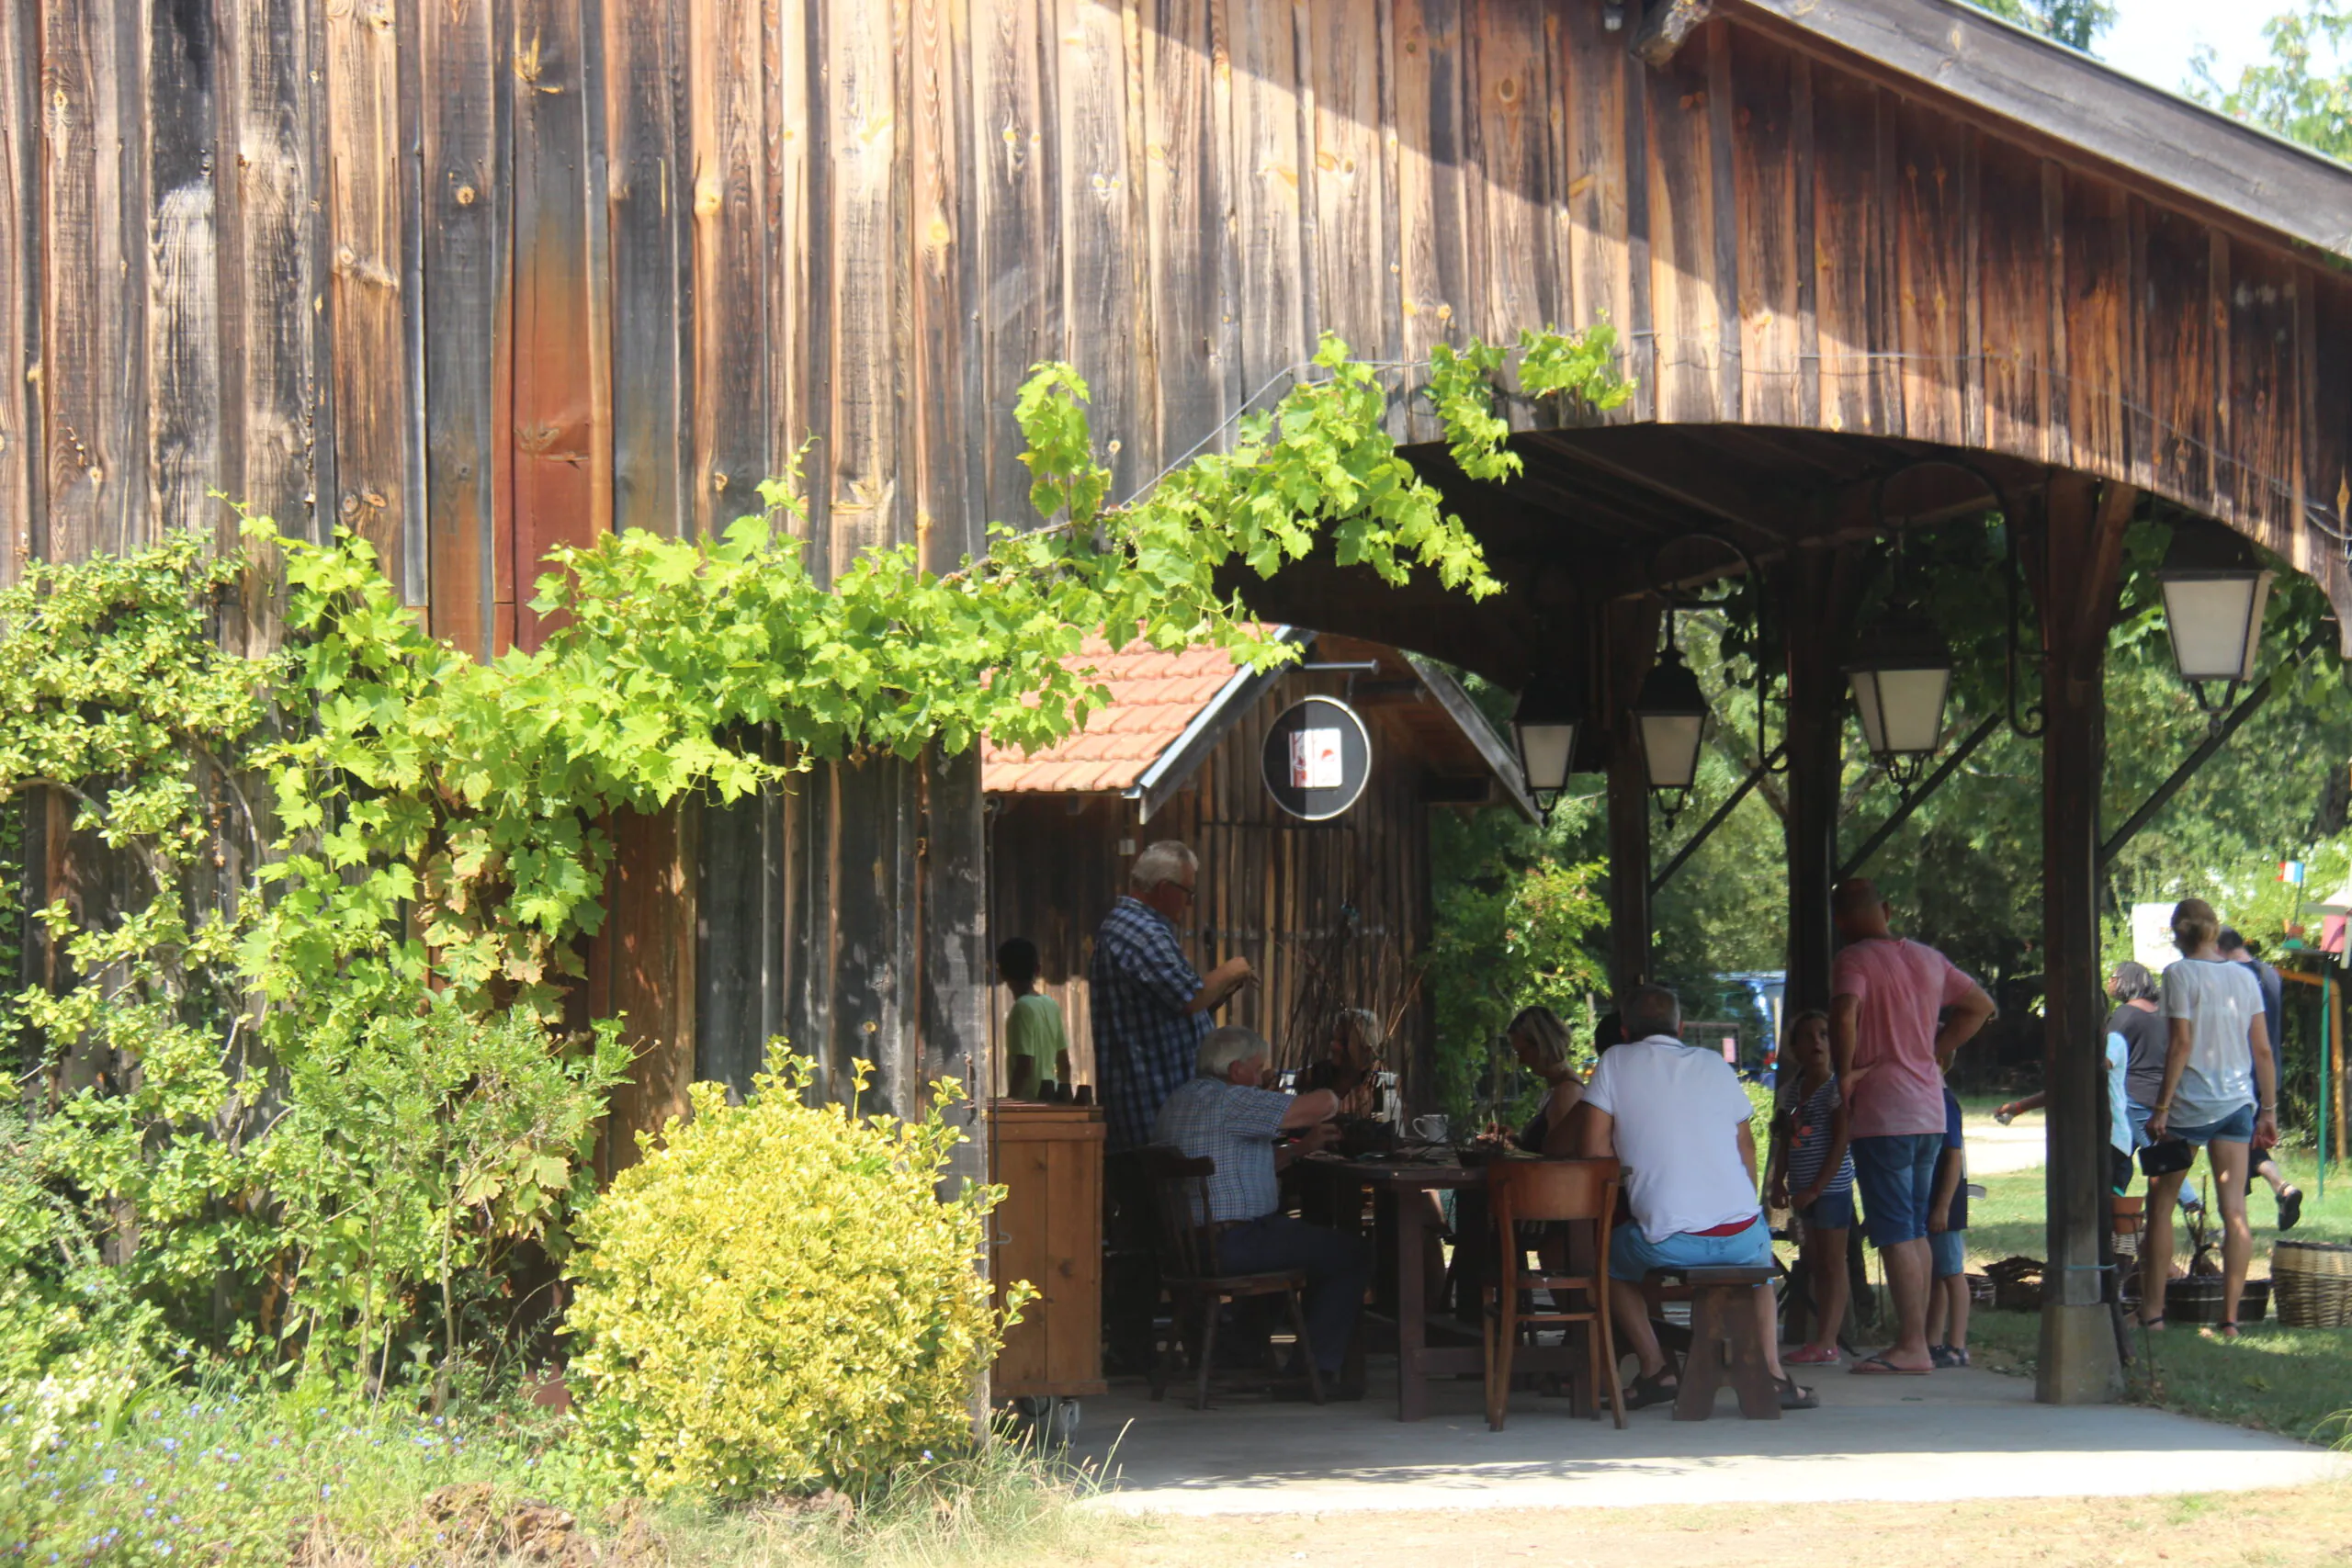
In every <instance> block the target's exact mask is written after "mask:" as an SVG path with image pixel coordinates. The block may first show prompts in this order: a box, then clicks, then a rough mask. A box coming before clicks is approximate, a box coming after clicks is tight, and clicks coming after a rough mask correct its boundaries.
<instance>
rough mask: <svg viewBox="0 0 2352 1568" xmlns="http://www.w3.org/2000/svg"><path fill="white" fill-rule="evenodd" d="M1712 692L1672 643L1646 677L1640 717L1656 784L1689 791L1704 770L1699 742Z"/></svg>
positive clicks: (1637, 715) (1652, 781)
mask: <svg viewBox="0 0 2352 1568" xmlns="http://www.w3.org/2000/svg"><path fill="white" fill-rule="evenodd" d="M1707 718H1708V708H1707V695H1706V694H1705V693H1704V692H1702V691H1701V690H1700V689H1699V677H1698V676H1696V675H1694V674H1692V673H1691V667H1690V666H1689V665H1688V664H1685V663H1684V662H1682V654H1681V651H1680V650H1679V649H1676V648H1675V647H1674V646H1673V645H1672V644H1671V643H1669V644H1668V646H1667V649H1666V651H1665V652H1664V653H1662V654H1660V655H1659V656H1658V660H1657V663H1656V664H1654V665H1652V666H1651V667H1650V672H1649V674H1648V675H1647V676H1646V677H1645V678H1644V679H1643V681H1642V694H1641V695H1640V696H1639V697H1638V698H1636V699H1635V700H1634V721H1635V722H1636V723H1638V724H1639V725H1640V726H1641V727H1642V753H1643V755H1644V756H1645V757H1646V758H1647V759H1648V761H1649V770H1650V787H1651V788H1652V789H1655V790H1688V789H1689V788H1690V787H1691V781H1692V780H1694V779H1695V778H1697V777H1698V774H1699V746H1700V743H1701V742H1702V741H1703V740H1704V739H1706V735H1707Z"/></svg>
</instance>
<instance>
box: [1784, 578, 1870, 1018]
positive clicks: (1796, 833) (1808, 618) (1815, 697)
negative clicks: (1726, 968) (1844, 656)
mask: <svg viewBox="0 0 2352 1568" xmlns="http://www.w3.org/2000/svg"><path fill="white" fill-rule="evenodd" d="M1859 554H1860V552H1859V551H1855V550H1845V551H1838V552H1836V553H1832V552H1828V551H1818V550H1808V551H1804V552H1803V553H1801V554H1799V555H1798V556H1797V557H1796V558H1794V559H1792V560H1791V561H1790V562H1789V563H1788V565H1786V566H1784V567H1782V568H1781V579H1782V581H1785V582H1786V583H1787V584H1788V588H1787V592H1786V593H1785V594H1784V595H1783V597H1782V601H1781V604H1782V606H1783V617H1784V624H1785V626H1786V627H1787V630H1786V634H1785V637H1784V641H1785V643H1786V645H1787V647H1786V654H1787V661H1788V662H1787V671H1788V678H1789V705H1788V725H1789V734H1788V740H1787V750H1788V756H1789V779H1788V784H1787V794H1788V802H1789V809H1788V814H1787V816H1786V817H1784V818H1782V823H1783V828H1784V837H1785V840H1786V842H1787V844H1788V862H1789V953H1788V974H1789V983H1788V997H1787V1001H1788V1004H1789V1006H1788V1008H1787V1009H1784V1015H1785V1013H1786V1012H1787V1011H1788V1010H1793V1009H1795V1008H1815V1007H1823V1008H1826V1007H1827V1006H1828V1005H1829V961H1830V958H1831V956H1832V954H1833V953H1834V952H1835V948H1836V932H1835V931H1834V930H1833V928H1832V926H1831V924H1830V918H1829V894H1830V889H1831V888H1832V887H1833V886H1835V885H1836V882H1837V878H1838V875H1840V874H1842V873H1839V872H1838V871H1837V869H1836V867H1837V863H1838V785H1839V784H1840V783H1841V775H1842V774H1843V773H1844V772H1845V743H1846V728H1845V720H1846V716H1845V712H1844V701H1845V688H1846V682H1845V677H1844V676H1843V675H1842V674H1840V673H1839V671H1838V628H1839V627H1840V626H1844V625H1845V624H1846V620H1847V615H1844V614H1840V613H1839V612H1840V611H1841V610H1846V611H1850V609H1851V605H1852V601H1853V597H1854V584H1853V578H1854V576H1855V572H1854V567H1855V565H1856V564H1857V561H1858V557H1859Z"/></svg>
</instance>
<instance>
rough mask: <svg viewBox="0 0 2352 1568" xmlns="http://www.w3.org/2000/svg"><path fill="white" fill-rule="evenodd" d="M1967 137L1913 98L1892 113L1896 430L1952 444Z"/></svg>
mask: <svg viewBox="0 0 2352 1568" xmlns="http://www.w3.org/2000/svg"><path fill="white" fill-rule="evenodd" d="M1968 134H1969V131H1968V129H1967V128H1966V127H1965V126H1962V125H1961V124H1959V123H1958V122H1957V121H1954V120H1952V119H1951V118H1948V117H1947V116H1945V115H1943V114H1940V113H1939V112H1937V111H1935V110H1933V109H1930V108H1928V107H1925V106H1924V105H1921V104H1917V103H1914V102H1910V101H1907V100H1906V101H1905V102H1903V103H1902V104H1900V105H1899V106H1898V107H1897V108H1896V110H1895V114H1894V141H1895V187H1894V188H1895V203H1894V211H1893V212H1892V213H1891V214H1889V216H1890V217H1891V218H1892V220H1893V221H1894V254H1895V277H1894V289H1893V291H1892V292H1893V296H1894V298H1893V304H1894V314H1895V329H1896V338H1895V341H1896V343H1897V344H1898V345H1899V347H1900V350H1901V352H1902V355H1903V361H1902V367H1901V378H1902V386H1903V415H1904V420H1905V425H1904V432H1905V434H1908V435H1910V436H1912V437H1913V438H1915V439H1917V440H1921V441H1937V442H1958V441H1960V440H1961V439H1962V437H1963V434H1964V433H1965V404H1964V397H1963V394H1964V384H1963V383H1964V375H1963V372H1962V355H1963V354H1964V353H1965V352H1966V340H1965V329H1966V324H1967V314H1966V303H1965V302H1966V287H1967V266H1968V264H1967V252H1966V239H1967V225H1966V222H1965V220H1964V219H1965V213H1964V210H1963V209H1964V206H1965V202H1966V194H1965V193H1966V189H1967V175H1968V170H1967V169H1966V168H1965V167H1964V166H1963V163H1962V155H1961V148H1962V141H1964V140H1965V138H1966V137H1967V136H1968Z"/></svg>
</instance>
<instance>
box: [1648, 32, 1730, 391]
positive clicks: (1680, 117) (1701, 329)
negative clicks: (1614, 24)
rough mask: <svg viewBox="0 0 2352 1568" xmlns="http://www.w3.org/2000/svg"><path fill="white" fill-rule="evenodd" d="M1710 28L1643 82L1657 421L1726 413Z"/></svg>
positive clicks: (1692, 39) (1727, 197)
mask: <svg viewBox="0 0 2352 1568" xmlns="http://www.w3.org/2000/svg"><path fill="white" fill-rule="evenodd" d="M1714 31H1715V29H1713V28H1709V29H1707V30H1706V31H1703V32H1702V33H1700V34H1698V35H1697V36H1695V37H1693V38H1691V39H1689V40H1688V41H1687V42H1686V43H1685V44H1684V45H1683V47H1682V48H1681V49H1679V50H1678V51H1676V52H1675V55H1674V57H1673V58H1672V59H1671V60H1669V61H1668V62H1667V63H1666V64H1665V65H1664V66H1663V67H1661V68H1658V69H1656V70H1653V71H1651V72H1650V73H1648V82H1647V90H1648V99H1649V149H1648V159H1647V168H1648V178H1649V212H1650V245H1651V250H1650V268H1649V270H1650V278H1651V285H1650V287H1651V308H1652V310H1653V311H1654V312H1655V318H1656V323H1657V339H1656V341H1657V417H1658V418H1659V419H1661V420H1669V421H1690V422H1692V423H1708V422H1711V421H1713V420H1714V419H1716V418H1718V417H1721V416H1722V414H1723V412H1724V411H1722V410H1721V408H1720V407H1719V405H1718V402H1717V400H1716V391H1717V382H1716V370H1717V367H1718V365H1719V363H1720V355H1721V352H1722V330H1723V321H1722V319H1721V310H1720V308H1719V302H1718V300H1717V298H1716V292H1715V286H1716V276H1715V209H1714V204H1715V200H1716V191H1715V177H1714V151H1713V136H1712V130H1711V127H1710V124H1709V120H1710V112H1709V109H1708V99H1709V96H1710V95H1711V85H1710V84H1709V82H1708V80H1707V57H1708V54H1709V52H1710V51H1709V45H1710V43H1711V41H1712V39H1713V34H1714ZM1729 195H1730V193H1728V192H1725V193H1724V199H1729ZM1734 412H1736V411H1734Z"/></svg>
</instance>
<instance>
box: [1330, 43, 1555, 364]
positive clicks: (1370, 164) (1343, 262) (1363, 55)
mask: <svg viewBox="0 0 2352 1568" xmlns="http://www.w3.org/2000/svg"><path fill="white" fill-rule="evenodd" d="M1306 15H1307V17H1308V20H1309V33H1308V49H1307V72H1308V80H1309V82H1310V84H1311V85H1312V86H1313V88H1314V96H1315V119H1314V138H1315V141H1314V147H1313V150H1312V151H1313V156H1312V160H1311V161H1312V164H1313V166H1314V170H1315V254H1314V256H1313V257H1312V258H1311V260H1312V264H1313V265H1314V268H1315V275H1316V288H1315V295H1316V300H1317V313H1318V315H1319V316H1320V318H1321V325H1322V328H1323V330H1324V331H1326V332H1332V333H1338V334H1339V335H1340V338H1342V339H1343V340H1345V342H1346V343H1347V344H1348V346H1349V348H1350V349H1351V350H1352V351H1353V352H1354V353H1355V354H1356V355H1358V356H1359V357H1362V358H1366V359H1383V360H1386V359H1394V358H1396V357H1397V351H1398V344H1399V342H1400V341H1401V340H1400V338H1399V330H1400V327H1401V324H1402V323H1401V321H1400V320H1399V316H1398V310H1397V279H1396V276H1395V274H1394V273H1392V272H1391V271H1390V270H1389V268H1390V259H1389V258H1390V254H1391V251H1392V249H1393V241H1392V239H1391V237H1390V224H1389V220H1390V215H1391V212H1392V210H1393V209H1392V206H1391V201H1390V195H1389V191H1388V188H1387V185H1386V179H1385V175H1386V169H1385V157H1384V154H1383V150H1382V147H1381V127H1382V108H1381V101H1380V64H1381V50H1380V48H1379V43H1380V40H1381V39H1383V38H1384V36H1385V33H1384V28H1383V26H1382V17H1381V15H1380V6H1379V5H1378V0H1333V3H1329V4H1324V5H1317V6H1308V7H1306ZM1536 65H1537V68H1538V69H1540V68H1541V61H1540V59H1539V60H1538V61H1537V62H1536Z"/></svg>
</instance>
